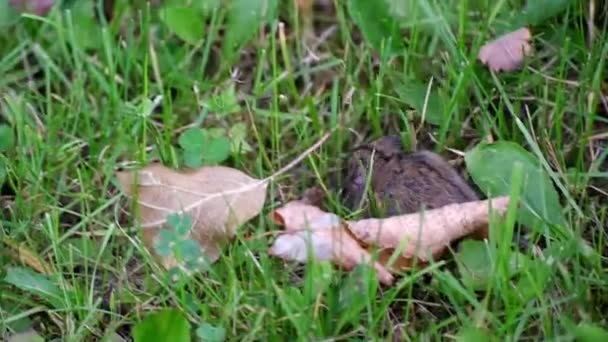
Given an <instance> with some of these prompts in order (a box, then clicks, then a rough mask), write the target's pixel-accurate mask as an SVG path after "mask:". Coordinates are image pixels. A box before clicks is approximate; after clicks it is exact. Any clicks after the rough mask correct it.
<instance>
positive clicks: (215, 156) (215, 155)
mask: <svg viewBox="0 0 608 342" xmlns="http://www.w3.org/2000/svg"><path fill="white" fill-rule="evenodd" d="M229 156H230V140H229V139H228V138H226V137H216V138H209V140H208V141H207V144H206V145H205V149H204V150H203V160H204V161H205V164H218V163H221V162H223V161H224V160H226V159H228V157H229Z"/></svg>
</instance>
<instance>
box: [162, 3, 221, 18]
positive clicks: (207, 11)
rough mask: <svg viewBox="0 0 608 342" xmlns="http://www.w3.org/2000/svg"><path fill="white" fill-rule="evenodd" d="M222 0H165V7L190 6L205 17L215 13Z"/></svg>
mask: <svg viewBox="0 0 608 342" xmlns="http://www.w3.org/2000/svg"><path fill="white" fill-rule="evenodd" d="M220 5H221V0H202V1H201V0H197V1H189V0H165V1H163V6H165V7H188V8H190V9H191V10H192V11H195V12H198V13H200V14H202V15H203V16H204V17H205V18H207V17H208V16H209V15H211V14H212V13H213V11H214V10H215V9H217V8H219V7H220Z"/></svg>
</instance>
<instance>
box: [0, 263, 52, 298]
mask: <svg viewBox="0 0 608 342" xmlns="http://www.w3.org/2000/svg"><path fill="white" fill-rule="evenodd" d="M4 281H5V282H7V283H9V284H12V285H14V286H16V287H18V288H20V289H21V290H23V291H27V292H30V293H33V294H35V295H38V296H40V297H41V298H43V299H45V300H47V301H48V302H49V303H51V304H53V305H54V306H55V307H58V305H59V304H60V303H61V299H62V298H63V296H62V292H61V289H60V288H59V287H58V286H57V285H56V284H55V283H53V282H52V281H50V280H49V279H48V278H47V277H45V276H44V275H42V274H40V273H37V272H34V271H32V270H31V269H29V268H24V267H8V268H7V270H6V276H5V277H4Z"/></svg>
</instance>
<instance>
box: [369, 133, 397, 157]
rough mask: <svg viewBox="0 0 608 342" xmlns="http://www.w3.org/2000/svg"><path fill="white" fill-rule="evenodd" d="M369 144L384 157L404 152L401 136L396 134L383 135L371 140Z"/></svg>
mask: <svg viewBox="0 0 608 342" xmlns="http://www.w3.org/2000/svg"><path fill="white" fill-rule="evenodd" d="M370 145H371V146H370V147H371V148H372V149H376V151H377V152H378V153H380V154H382V155H383V156H385V157H392V156H394V155H397V154H401V153H403V152H404V151H403V145H402V144H401V137H400V136H398V135H387V136H383V137H381V138H378V139H376V140H374V141H372V142H371V143H370Z"/></svg>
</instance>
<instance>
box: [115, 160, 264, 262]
mask: <svg viewBox="0 0 608 342" xmlns="http://www.w3.org/2000/svg"><path fill="white" fill-rule="evenodd" d="M136 175H138V177H137V178H139V180H138V181H136ZM117 178H118V180H119V182H120V184H121V186H122V188H123V190H124V192H125V193H126V194H127V195H128V196H129V197H131V198H133V199H134V200H136V202H137V203H136V204H137V206H138V211H139V214H140V218H139V219H140V220H141V227H142V229H143V239H144V243H145V244H146V247H147V248H148V250H150V252H151V253H152V254H155V255H156V253H154V248H153V245H154V243H155V239H156V238H157V236H158V235H159V234H158V233H159V231H160V229H162V227H163V225H164V224H165V223H166V222H167V217H168V215H170V214H174V213H179V214H182V213H187V214H189V215H190V216H191V217H192V218H193V221H194V224H193V226H192V229H191V231H190V235H191V236H192V237H193V238H194V239H195V240H196V241H197V242H198V243H199V244H200V246H201V248H202V250H203V253H204V254H205V255H206V257H207V258H208V259H209V261H210V262H214V261H216V260H217V258H218V257H219V253H220V252H219V251H220V248H221V246H222V244H223V243H225V242H226V241H228V240H229V239H230V238H232V237H233V236H234V234H235V233H236V229H237V228H238V227H239V226H240V225H242V224H244V223H245V222H247V221H248V220H250V219H252V218H253V217H254V216H256V215H258V214H259V213H260V211H261V210H262V207H263V205H264V202H265V200H266V188H267V184H268V182H267V181H266V180H258V179H255V178H252V177H250V176H248V175H247V174H245V173H243V172H241V171H239V170H236V169H233V168H229V167H224V166H206V167H202V168H199V169H195V170H192V171H177V170H173V169H170V168H167V167H165V166H163V165H160V164H152V165H149V166H147V167H145V168H143V169H142V170H140V171H137V172H118V173H117ZM157 256H158V255H157ZM161 260H162V263H163V265H164V266H165V267H167V268H170V267H172V266H175V261H174V260H173V259H172V258H161Z"/></svg>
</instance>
